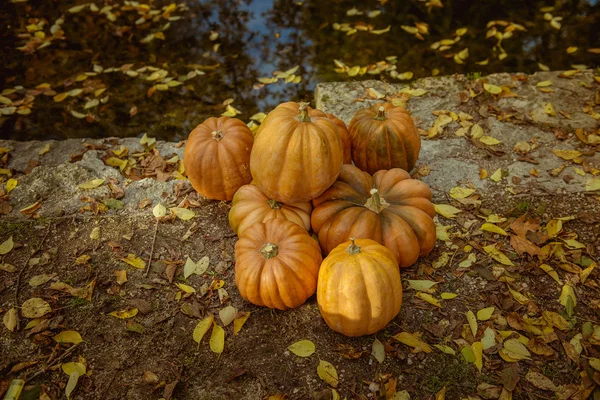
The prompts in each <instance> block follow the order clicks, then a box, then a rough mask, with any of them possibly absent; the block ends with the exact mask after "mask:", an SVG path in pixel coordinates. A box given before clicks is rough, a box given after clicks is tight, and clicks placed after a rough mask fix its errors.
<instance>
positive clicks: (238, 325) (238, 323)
mask: <svg viewBox="0 0 600 400" xmlns="http://www.w3.org/2000/svg"><path fill="white" fill-rule="evenodd" d="M248 317H250V312H249V311H243V312H240V313H238V317H237V318H236V319H234V320H233V334H234V335H237V334H238V333H239V332H240V330H241V329H242V326H244V324H245V323H246V321H247V320H248Z"/></svg>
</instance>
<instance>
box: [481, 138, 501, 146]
mask: <svg viewBox="0 0 600 400" xmlns="http://www.w3.org/2000/svg"><path fill="white" fill-rule="evenodd" d="M479 141H480V142H481V143H483V144H487V145H488V146H494V145H497V144H500V143H502V142H501V141H500V140H498V139H496V138H495V137H492V136H482V137H480V138H479Z"/></svg>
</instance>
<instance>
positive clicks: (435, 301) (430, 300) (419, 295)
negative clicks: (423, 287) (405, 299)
mask: <svg viewBox="0 0 600 400" xmlns="http://www.w3.org/2000/svg"><path fill="white" fill-rule="evenodd" d="M415 297H416V298H418V299H421V300H425V301H426V302H428V303H429V304H431V305H434V306H436V307H440V308H442V305H441V304H440V302H439V301H438V299H436V298H435V297H433V296H432V295H430V294H429V293H423V292H417V294H415Z"/></svg>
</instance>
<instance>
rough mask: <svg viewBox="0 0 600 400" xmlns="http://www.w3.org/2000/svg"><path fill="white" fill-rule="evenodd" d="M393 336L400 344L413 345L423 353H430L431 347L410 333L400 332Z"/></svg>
mask: <svg viewBox="0 0 600 400" xmlns="http://www.w3.org/2000/svg"><path fill="white" fill-rule="evenodd" d="M393 338H394V339H396V340H397V341H399V342H400V343H402V344H405V345H407V346H410V347H413V348H415V349H419V350H421V351H423V352H425V353H431V351H432V349H431V347H430V346H429V345H428V344H427V343H425V342H424V341H422V340H421V339H419V338H418V337H416V336H415V335H413V334H412V333H409V332H400V333H398V334H397V335H394V336H393Z"/></svg>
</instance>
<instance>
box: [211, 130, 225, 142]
mask: <svg viewBox="0 0 600 400" xmlns="http://www.w3.org/2000/svg"><path fill="white" fill-rule="evenodd" d="M210 134H211V135H212V137H213V139H215V140H216V141H217V142H218V141H219V140H221V139H223V132H221V131H220V130H219V131H212V132H211V133H210Z"/></svg>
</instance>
